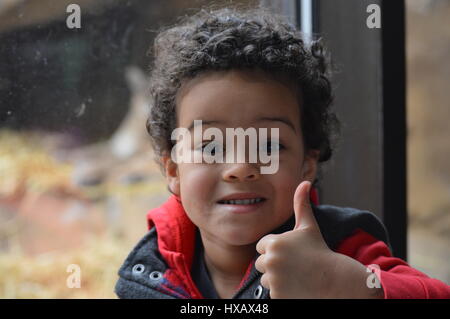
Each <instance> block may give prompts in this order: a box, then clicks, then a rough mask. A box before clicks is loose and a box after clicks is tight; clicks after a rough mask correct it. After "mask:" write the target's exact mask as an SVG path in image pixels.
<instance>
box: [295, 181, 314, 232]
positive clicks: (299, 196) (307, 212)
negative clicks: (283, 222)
mask: <svg viewBox="0 0 450 319" xmlns="http://www.w3.org/2000/svg"><path fill="white" fill-rule="evenodd" d="M311 187H312V185H311V182H309V181H304V182H301V183H300V185H298V187H297V189H296V190H295V194H294V213H295V227H294V230H295V229H298V228H310V227H314V228H316V227H318V225H317V222H316V218H315V217H314V213H313V210H312V207H311V203H310V201H309V197H310V191H311Z"/></svg>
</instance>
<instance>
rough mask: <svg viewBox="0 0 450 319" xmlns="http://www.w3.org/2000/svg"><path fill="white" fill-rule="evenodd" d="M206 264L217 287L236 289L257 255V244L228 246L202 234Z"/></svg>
mask: <svg viewBox="0 0 450 319" xmlns="http://www.w3.org/2000/svg"><path fill="white" fill-rule="evenodd" d="M201 236H202V241H203V247H204V253H205V262H206V266H207V268H208V271H209V274H210V276H211V279H212V280H213V282H214V284H215V285H218V284H219V285H224V286H228V287H229V288H230V289H231V288H232V287H234V288H236V287H237V286H238V285H239V283H240V282H241V280H242V278H243V276H244V275H245V272H246V271H247V268H248V266H249V264H250V262H251V261H252V260H253V258H254V257H255V255H256V244H251V245H245V246H233V245H227V244H224V243H223V242H218V241H217V240H216V239H215V238H211V237H210V236H208V235H207V234H204V233H201Z"/></svg>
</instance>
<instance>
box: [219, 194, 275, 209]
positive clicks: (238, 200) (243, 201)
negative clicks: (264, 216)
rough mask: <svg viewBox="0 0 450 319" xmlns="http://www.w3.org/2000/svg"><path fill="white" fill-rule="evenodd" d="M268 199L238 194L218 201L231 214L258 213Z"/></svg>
mask: <svg viewBox="0 0 450 319" xmlns="http://www.w3.org/2000/svg"><path fill="white" fill-rule="evenodd" d="M265 201H267V198H265V197H263V196H261V195H259V194H254V193H239V194H238V193H236V194H231V195H229V196H226V197H224V198H222V199H220V200H218V201H217V203H218V204H219V205H221V206H222V207H224V209H226V210H227V211H229V212H231V213H249V212H255V211H258V208H260V207H261V206H262V205H263V204H264V202H265Z"/></svg>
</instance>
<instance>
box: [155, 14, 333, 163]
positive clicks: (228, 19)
mask: <svg viewBox="0 0 450 319" xmlns="http://www.w3.org/2000/svg"><path fill="white" fill-rule="evenodd" d="M152 51H153V52H151V53H153V54H154V60H153V63H152V66H151V77H150V93H151V111H150V115H149V118H148V120H147V124H146V126H147V131H148V133H149V134H150V136H151V141H152V146H153V149H154V150H155V154H156V155H157V156H158V157H159V158H161V156H162V155H163V154H170V150H171V149H172V147H173V145H174V142H173V141H172V140H171V134H172V131H173V130H174V129H175V128H176V112H175V109H176V108H175V107H176V105H175V104H176V96H177V92H178V91H179V90H180V88H181V86H182V85H183V84H184V83H185V82H186V81H189V80H190V79H192V78H194V77H195V76H197V75H199V74H200V73H203V72H207V71H223V70H231V69H262V70H263V71H266V72H267V74H268V75H270V76H272V77H275V78H276V79H281V78H286V77H287V78H288V79H290V82H291V83H296V84H295V86H296V87H297V89H298V90H300V92H301V93H302V94H301V95H302V100H303V101H302V102H303V103H302V104H303V107H301V108H300V109H301V110H300V111H301V119H302V122H301V125H302V128H303V135H304V139H305V140H304V142H305V147H306V149H307V150H309V149H315V150H319V151H320V155H319V162H324V161H327V160H329V159H330V157H331V155H332V152H333V143H332V139H333V136H337V135H338V134H337V133H338V131H339V121H338V119H337V117H336V115H335V114H334V113H333V112H332V111H331V110H330V105H331V103H332V100H333V95H332V87H331V83H330V80H329V77H330V75H331V72H330V67H329V62H328V57H327V54H326V52H325V50H324V48H323V46H322V44H321V41H320V40H317V41H311V43H310V44H309V45H308V44H307V43H306V42H305V41H304V38H303V35H302V33H301V32H300V31H298V30H297V29H296V28H295V26H293V25H292V24H291V23H289V22H288V21H287V20H286V18H285V17H283V16H281V15H278V14H274V13H273V12H271V11H270V10H269V9H267V8H263V7H258V8H255V7H252V8H239V9H238V8H219V9H209V10H208V9H205V8H203V9H201V10H200V11H198V12H197V13H195V14H193V15H192V16H185V17H182V18H181V21H178V23H176V24H175V25H173V26H171V27H168V28H166V29H164V30H162V31H160V32H159V33H158V35H157V36H156V38H155V41H154V45H153V48H152ZM299 107H300V103H299ZM335 133H336V134H335Z"/></svg>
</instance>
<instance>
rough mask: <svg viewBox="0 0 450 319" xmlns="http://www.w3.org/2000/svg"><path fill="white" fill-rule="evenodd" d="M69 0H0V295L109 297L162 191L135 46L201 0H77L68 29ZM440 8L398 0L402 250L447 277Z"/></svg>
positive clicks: (446, 78)
mask: <svg viewBox="0 0 450 319" xmlns="http://www.w3.org/2000/svg"><path fill="white" fill-rule="evenodd" d="M72 2H73V1H65V0H58V1H56V0H3V1H0V298H115V297H116V296H115V294H114V291H113V289H114V285H115V282H116V280H117V271H118V269H119V267H120V265H121V264H122V262H123V260H124V259H125V258H126V256H127V254H128V252H129V251H130V250H131V249H132V248H133V246H134V245H135V244H136V243H137V241H138V240H139V239H140V238H141V237H142V236H143V235H144V234H145V232H146V230H147V224H146V220H145V215H146V213H147V211H148V210H149V209H151V208H154V207H157V206H159V205H160V204H161V203H163V202H164V201H165V200H166V199H167V198H168V196H169V193H168V192H167V190H166V184H165V181H164V179H163V177H162V175H161V173H160V171H159V167H158V166H157V165H156V164H155V162H154V160H153V152H152V149H151V147H150V143H149V140H148V137H147V133H146V130H145V117H146V114H147V112H148V92H147V85H148V82H147V75H148V71H149V69H148V65H149V64H150V62H151V56H150V55H149V54H148V50H149V48H150V46H151V44H152V41H153V38H154V36H155V34H156V31H157V30H158V29H159V28H160V27H162V26H166V25H169V24H172V23H174V22H176V19H177V17H179V16H180V15H183V14H191V13H193V12H195V11H196V10H197V9H198V8H200V7H201V6H202V5H204V4H206V3H210V1H199V0H191V1H186V0H166V1H146V0H128V1H119V0H95V1H94V0H78V1H77V2H76V3H77V4H78V5H79V6H80V7H81V10H82V11H81V28H80V29H76V28H75V29H69V28H68V27H67V25H66V19H67V17H68V16H69V15H70V13H67V12H66V8H67V6H68V5H69V4H70V3H72ZM215 3H216V4H217V5H218V6H226V5H229V4H230V3H231V4H243V5H246V4H255V3H257V1H250V0H249V1H244V0H242V1H215ZM449 16H450V1H448V0H407V1H406V18H407V19H406V20H407V25H406V44H407V48H406V50H407V51H406V53H407V115H408V118H407V123H408V131H407V132H408V140H407V149H408V154H407V156H408V168H407V171H408V185H407V188H408V194H407V195H408V196H407V198H408V220H409V223H408V239H407V240H408V262H409V263H410V265H411V266H413V267H415V268H417V269H419V270H421V271H424V272H425V273H426V274H428V275H429V276H431V277H435V278H438V279H440V280H442V281H445V282H447V283H450V250H449V248H448V247H449V246H450V245H449V244H450V217H449V216H450V215H449V212H450V162H449V160H448V159H449V158H450V143H449V142H448V137H449V136H450V127H449V125H448V124H447V122H448V120H449V119H450V108H449V102H448V101H449V100H450V91H449V90H448V83H450V62H449V57H450V25H449V23H448V17H449ZM361 208H363V207H361ZM71 264H76V265H79V266H80V269H81V287H80V288H68V286H67V284H66V280H67V278H68V276H69V275H70V273H69V272H67V267H68V266H69V265H71Z"/></svg>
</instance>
